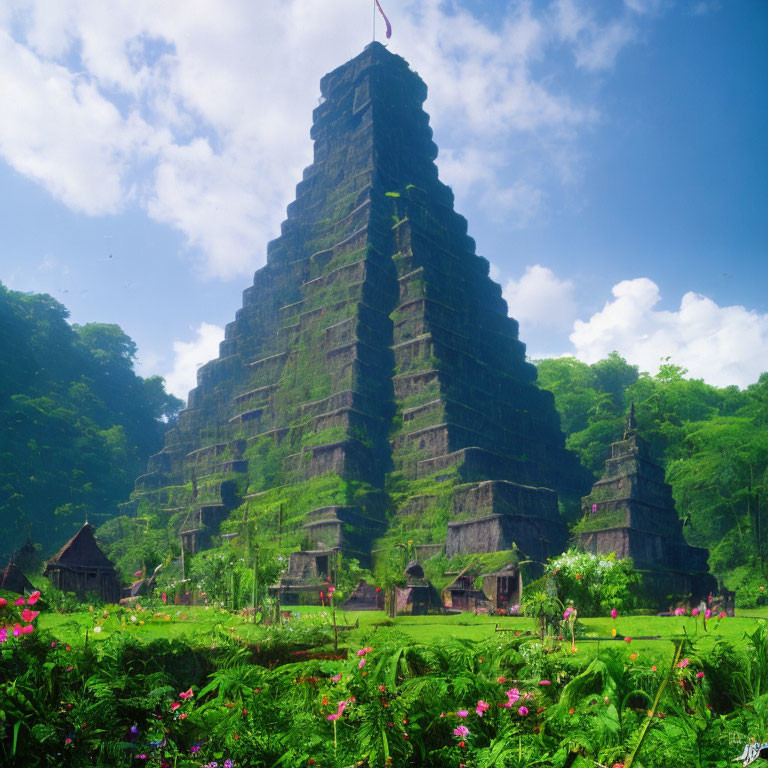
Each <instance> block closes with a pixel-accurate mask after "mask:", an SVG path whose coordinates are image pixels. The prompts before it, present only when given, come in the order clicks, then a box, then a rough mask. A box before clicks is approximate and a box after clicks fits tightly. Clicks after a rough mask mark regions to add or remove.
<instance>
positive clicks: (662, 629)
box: [38, 606, 768, 663]
mask: <svg viewBox="0 0 768 768" xmlns="http://www.w3.org/2000/svg"><path fill="white" fill-rule="evenodd" d="M291 610H293V611H294V618H292V619H291V620H290V621H288V622H287V626H289V627H290V626H291V623H292V622H307V623H320V624H326V625H330V612H329V611H328V610H327V609H323V608H320V607H316V606H307V607H305V606H302V607H296V608H292V609H291ZM763 613H764V614H765V615H766V617H768V610H766V609H757V610H755V611H754V613H752V612H750V616H749V617H743V618H740V617H738V616H737V617H736V618H726V619H723V620H714V621H713V620H710V621H709V622H708V627H707V629H708V631H707V632H704V629H703V626H702V622H701V621H699V620H697V619H694V618H693V617H690V616H688V617H660V616H628V617H619V618H618V619H617V620H616V621H615V622H614V621H613V620H612V619H610V618H594V619H582V620H580V622H579V624H580V626H581V627H583V633H582V636H581V637H577V640H576V645H577V648H578V651H577V652H578V653H579V656H580V658H589V657H592V656H594V655H596V654H597V653H598V651H599V650H600V649H601V648H605V647H606V645H608V646H610V647H614V648H618V649H626V653H627V655H628V656H629V655H630V654H633V653H637V654H638V659H639V660H640V661H645V662H646V663H659V662H660V663H664V662H665V661H668V660H670V659H671V658H672V654H673V652H674V647H675V640H676V639H679V638H681V637H683V636H685V635H686V634H687V636H688V637H692V638H693V637H697V636H706V637H707V638H708V639H711V640H712V642H715V641H716V640H717V639H718V638H723V639H728V640H731V641H732V642H735V643H737V644H738V643H740V642H743V641H744V640H745V637H746V633H747V632H749V631H751V630H752V628H753V627H754V626H755V623H756V621H758V620H759V619H758V618H752V616H753V615H754V616H757V617H759V616H760V615H761V614H763ZM107 614H108V615H107V617H106V618H105V617H104V615H103V612H102V611H98V610H95V611H94V612H93V613H91V612H88V611H83V612H80V613H74V614H55V613H49V612H43V613H41V615H40V617H39V619H38V625H39V627H40V628H41V629H46V630H49V631H50V632H51V633H52V634H53V635H54V636H55V637H57V638H58V639H59V640H61V641H63V642H67V643H70V644H71V645H81V644H82V643H84V642H85V637H86V631H87V633H88V638H89V640H88V641H89V642H97V643H98V642H103V641H104V640H105V639H106V638H108V637H109V636H110V635H111V634H112V633H114V632H126V633H131V634H135V635H137V636H138V637H141V638H142V639H145V640H147V641H151V640H157V639H173V638H184V639H185V640H186V641H187V642H190V643H192V644H196V643H199V645H201V646H207V645H210V644H211V643H212V641H213V639H214V638H215V635H216V633H225V634H234V635H237V636H239V637H241V638H242V639H244V640H246V641H250V642H253V643H258V642H259V641H260V640H262V639H263V636H264V629H263V627H261V626H259V625H254V624H252V623H250V622H249V621H248V619H247V618H245V617H243V616H241V615H239V614H232V613H229V612H226V611H220V610H217V609H214V608H209V609H207V610H206V609H205V608H203V607H183V608H178V607H176V606H173V607H170V606H169V607H168V609H166V610H164V611H163V612H161V613H151V612H149V611H135V612H131V611H126V610H124V609H119V608H115V607H112V608H110V609H107ZM132 617H136V620H135V621H133V620H132ZM337 621H338V623H339V624H340V625H344V624H346V625H352V626H354V627H355V628H354V629H352V630H351V631H345V632H344V633H342V634H341V636H340V641H341V644H342V646H344V645H346V646H349V647H351V648H357V647H361V646H363V645H366V644H367V643H368V642H375V641H374V640H373V638H372V636H373V635H374V633H375V631H376V630H377V628H378V627H379V626H392V627H394V628H395V629H397V630H399V631H401V632H403V633H405V634H407V635H409V636H410V637H411V638H412V639H413V641H414V642H421V643H440V642H441V640H443V639H445V640H448V639H462V640H475V641H480V640H485V639H488V638H491V637H494V636H498V637H502V636H503V635H502V634H501V633H499V635H496V628H497V627H498V628H499V629H503V630H510V631H512V632H535V629H536V624H535V622H534V620H533V619H528V618H523V617H504V616H502V617H495V616H486V615H474V614H472V613H462V614H452V615H447V616H398V617H397V618H395V619H394V620H392V619H389V617H388V616H387V615H386V614H385V613H384V612H382V611H358V612H353V611H346V612H344V611H341V610H339V611H338V612H337ZM142 622H143V623H142ZM614 626H615V627H616V629H617V633H618V634H619V636H622V635H626V636H629V637H634V638H637V637H639V636H649V635H650V636H659V638H660V639H658V640H655V639H645V640H637V639H634V640H632V642H631V643H625V642H624V641H616V640H607V639H605V638H609V637H610V634H611V629H612V628H613V627H614ZM95 627H100V630H99V631H94V628H95ZM504 635H506V633H504ZM598 637H600V638H604V639H602V640H600V641H599V642H598V641H597V639H596V638H598ZM565 642H566V643H569V642H570V641H569V638H567V637H566V638H565Z"/></svg>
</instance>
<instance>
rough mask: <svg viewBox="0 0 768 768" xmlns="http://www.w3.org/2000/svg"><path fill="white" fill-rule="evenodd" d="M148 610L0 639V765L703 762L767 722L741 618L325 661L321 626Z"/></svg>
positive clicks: (357, 650) (327, 646)
mask: <svg viewBox="0 0 768 768" xmlns="http://www.w3.org/2000/svg"><path fill="white" fill-rule="evenodd" d="M38 607H39V606H38ZM155 607H159V608H160V611H159V612H157V614H156V615H155V611H154V609H152V610H147V608H145V609H144V610H139V609H138V607H137V608H136V609H135V612H134V613H131V612H130V611H123V610H120V609H118V610H116V609H115V607H109V610H104V611H102V610H101V609H97V610H95V611H93V612H90V613H89V612H87V611H86V613H85V616H82V614H78V615H77V616H75V617H73V618H74V619H76V620H78V621H80V620H81V618H82V621H81V623H80V624H79V630H77V632H76V635H75V637H76V639H70V640H65V639H62V638H61V637H60V636H59V635H58V633H54V634H50V633H49V632H47V631H40V629H39V628H38V629H36V630H34V631H32V632H31V633H30V634H21V635H19V637H14V638H10V639H9V640H8V641H7V642H6V643H4V644H3V646H2V652H1V653H0V712H2V715H3V716H2V717H1V718H0V762H2V764H3V765H7V766H9V768H13V767H15V766H24V767H25V768H28V767H34V766H57V768H58V767H59V766H62V767H69V766H71V767H72V768H75V767H78V768H79V766H82V765H102V766H126V767H127V766H132V765H149V766H155V767H156V768H157V767H159V766H165V767H166V768H168V766H174V765H175V766H177V767H178V768H192V766H195V768H199V766H201V765H210V764H211V763H212V762H216V763H218V766H227V768H232V766H236V767H237V768H248V767H249V766H251V767H253V768H255V767H256V766H310V765H315V766H319V767H321V768H322V767H325V768H345V767H346V766H349V765H355V764H359V763H360V761H362V762H363V764H364V765H368V766H370V767H371V768H386V767H387V766H426V767H427V768H448V767H449V766H450V768H455V766H458V765H461V764H464V765H465V766H499V767H501V766H505V767H507V768H522V767H523V766H532V765H542V766H552V767H553V768H574V767H576V768H586V766H593V765H595V764H598V765H603V766H615V764H616V763H619V764H623V765H625V766H628V765H630V764H631V765H633V766H635V768H642V766H645V767H646V768H650V766H662V765H675V766H677V767H678V768H704V767H705V766H725V765H727V764H729V763H730V761H731V760H732V759H733V757H735V756H736V755H737V754H738V753H739V752H741V749H742V746H743V744H744V743H746V742H747V741H749V739H750V737H753V736H759V735H761V734H763V733H765V729H766V728H767V727H768V717H767V716H766V711H767V710H766V706H765V704H766V697H768V689H767V688H766V680H768V661H767V660H768V655H766V652H765V651H766V648H768V631H767V630H766V625H765V622H764V621H759V622H756V623H753V624H752V625H751V628H750V630H749V632H748V634H747V635H746V636H745V637H744V638H743V639H741V640H738V639H734V640H729V639H726V636H725V635H724V634H723V630H725V629H726V628H727V627H728V622H731V621H741V622H743V621H744V620H738V619H737V620H734V619H723V620H719V619H717V620H713V621H710V622H709V625H708V627H707V631H703V629H702V631H698V630H699V625H698V624H697V625H696V631H695V632H694V631H693V630H694V628H693V626H691V627H688V631H687V632H686V634H678V633H679V632H680V629H681V626H682V624H681V622H687V623H690V622H693V621H694V620H693V619H691V618H686V619H683V618H679V619H678V618H671V619H649V620H648V621H650V622H654V621H656V622H666V626H668V627H670V628H673V627H674V634H673V636H672V637H671V638H669V639H664V640H662V641H657V642H656V644H655V645H651V644H649V643H648V642H646V643H644V644H643V643H635V642H634V641H630V642H625V641H623V640H622V641H617V642H614V643H605V642H604V643H603V644H602V645H597V646H596V645H595V644H594V643H590V642H589V638H588V636H587V634H586V631H588V629H587V628H585V627H583V626H582V623H581V621H580V620H579V621H576V622H573V624H574V626H575V633H574V639H575V646H574V648H575V652H574V648H572V645H571V637H570V635H568V625H567V623H566V622H561V625H560V630H559V631H560V632H561V633H563V632H565V633H566V635H567V636H566V637H565V639H564V640H563V641H561V640H559V639H558V636H557V631H558V630H557V629H555V631H554V634H545V635H544V639H543V641H542V639H541V638H539V636H538V635H536V634H532V633H531V632H529V631H521V630H522V629H523V628H524V627H525V626H526V622H527V620H526V619H507V620H506V622H507V628H508V629H510V630H512V631H508V632H501V633H494V632H493V631H492V625H489V624H486V629H485V634H484V639H479V640H475V641H471V642H470V641H461V640H456V639H450V638H448V637H446V636H445V629H447V628H443V631H439V632H438V633H436V634H435V635H434V636H433V637H434V639H433V640H431V641H428V642H415V641H414V640H413V639H412V637H410V636H409V635H406V634H404V633H403V632H401V631H400V630H399V629H398V627H397V625H395V626H394V627H392V626H379V627H376V626H373V625H370V624H369V625H368V628H367V629H365V630H359V631H356V632H355V637H354V643H353V644H349V645H347V646H346V647H344V645H343V644H342V648H340V653H337V654H334V652H333V650H332V646H331V632H330V626H329V619H328V617H327V616H326V617H325V618H323V617H322V616H321V615H320V614H312V615H310V616H306V617H300V616H298V615H295V616H294V617H292V618H291V620H290V621H288V622H287V623H279V624H273V625H270V626H253V625H248V624H247V623H245V624H243V623H242V621H243V620H242V619H240V618H239V617H236V616H234V615H233V614H228V613H227V612H226V611H218V610H215V609H211V611H210V612H207V613H205V616H206V617H208V618H207V623H206V624H205V625H201V624H199V623H198V624H196V629H195V630H194V632H190V633H188V634H187V635H186V636H184V635H170V634H168V632H169V631H170V630H171V629H174V628H182V627H184V626H185V621H184V619H188V621H195V620H196V617H192V616H190V617H187V616H186V615H185V614H183V613H182V612H181V611H178V610H177V611H174V612H173V615H169V613H170V612H169V613H165V615H163V612H164V611H165V610H167V609H165V608H164V607H163V606H155ZM2 610H3V611H4V612H7V611H8V610H9V608H8V606H5V607H4V608H3V609H2ZM14 610H21V609H14ZM180 614H181V615H180ZM198 615H200V614H198ZM3 618H4V619H6V620H7V619H8V616H7V615H4V617H3ZM434 618H437V617H434ZM469 618H472V617H471V616H470V617H469ZM476 618H480V617H476ZM35 620H36V617H32V619H31V621H32V622H33V623H34V622H35ZM145 620H146V623H145ZM39 621H40V620H39V619H38V620H37V623H39ZM608 621H612V623H613V624H614V625H615V626H617V627H618V628H619V630H620V631H621V630H622V629H624V630H625V632H626V627H630V626H634V627H636V626H637V622H638V621H643V620H642V619H639V618H636V619H625V618H623V617H622V616H621V615H619V616H618V617H617V619H615V620H608ZM721 621H722V622H724V623H723V624H722V625H721V624H720V622H721ZM83 622H84V623H83ZM390 623H391V622H390ZM230 624H232V625H233V626H231V627H230V626H229V625H230ZM235 624H237V627H238V628H242V632H238V633H235V632H234V631H233V630H234V629H235V628H236V627H235V626H234V625H235ZM61 626H62V630H63V629H64V625H61ZM740 626H743V623H742V624H741V625H740ZM155 627H157V629H155ZM516 627H520V629H519V630H517V629H516ZM161 628H162V629H166V630H167V631H168V632H166V635H165V636H160V635H158V634H157V631H158V630H159V629H161ZM190 629H191V627H190ZM436 629H437V627H436ZM108 630H109V634H108V636H106V637H103V638H102V635H103V634H105V633H107V632H108ZM246 630H247V631H246ZM489 630H490V631H489ZM603 631H605V630H603ZM668 631H669V630H668ZM728 634H730V635H731V636H733V637H734V638H735V637H736V634H738V632H737V633H736V634H734V633H731V632H729V633H728ZM171 637H173V639H170V638H171ZM192 637H194V640H191V639H188V638H192ZM347 637H349V636H348V635H347Z"/></svg>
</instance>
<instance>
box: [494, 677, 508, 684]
mask: <svg viewBox="0 0 768 768" xmlns="http://www.w3.org/2000/svg"><path fill="white" fill-rule="evenodd" d="M496 682H497V683H506V682H507V678H506V677H504V676H503V675H502V676H501V677H497V678H496Z"/></svg>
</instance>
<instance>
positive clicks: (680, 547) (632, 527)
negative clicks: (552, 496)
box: [578, 404, 717, 607]
mask: <svg viewBox="0 0 768 768" xmlns="http://www.w3.org/2000/svg"><path fill="white" fill-rule="evenodd" d="M583 511H584V518H583V519H582V521H581V523H580V524H579V526H578V532H579V533H578V536H579V540H580V544H581V546H582V547H583V548H584V549H585V550H587V551H588V552H593V553H596V554H597V553H609V552H615V553H616V556H617V557H618V558H624V557H631V558H632V559H633V561H634V563H635V567H636V568H637V569H638V570H639V571H640V572H641V576H642V582H643V592H644V593H645V594H647V595H649V596H651V597H652V598H655V599H656V600H657V601H658V605H659V606H660V607H667V604H668V598H670V597H671V596H690V598H691V600H692V601H693V602H694V603H698V602H699V600H700V599H702V598H703V599H706V597H707V596H708V595H709V594H710V593H715V592H716V591H717V582H716V580H715V579H714V578H713V577H712V576H711V575H710V574H709V573H708V566H707V557H708V555H709V552H708V550H706V549H703V548H701V547H692V546H690V545H689V544H688V543H687V542H686V540H685V538H684V536H683V531H682V527H683V523H682V521H681V520H680V519H679V517H678V515H677V512H676V510H675V502H674V500H673V498H672V488H671V486H670V485H668V484H667V483H666V482H664V469H663V468H662V467H661V466H659V465H658V464H656V463H655V462H654V461H653V460H652V458H651V456H650V451H649V448H648V443H646V441H645V440H644V439H643V438H642V437H641V436H640V435H639V434H638V432H637V423H636V421H635V406H634V404H633V405H632V408H631V410H630V413H629V417H628V418H627V423H626V427H625V429H624V436H623V439H622V440H619V441H618V442H615V443H612V444H611V456H610V458H609V459H608V460H607V461H606V462H605V473H604V474H603V477H602V478H601V479H600V480H598V481H597V482H596V483H595V484H594V486H593V487H592V492H591V493H590V494H589V496H585V497H584V499H583Z"/></svg>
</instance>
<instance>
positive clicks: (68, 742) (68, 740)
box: [64, 738, 72, 744]
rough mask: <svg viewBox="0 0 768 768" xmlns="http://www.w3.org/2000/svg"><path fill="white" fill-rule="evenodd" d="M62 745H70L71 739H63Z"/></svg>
mask: <svg viewBox="0 0 768 768" xmlns="http://www.w3.org/2000/svg"><path fill="white" fill-rule="evenodd" d="M64 743H65V744H71V743H72V739H70V738H66V739H64Z"/></svg>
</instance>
